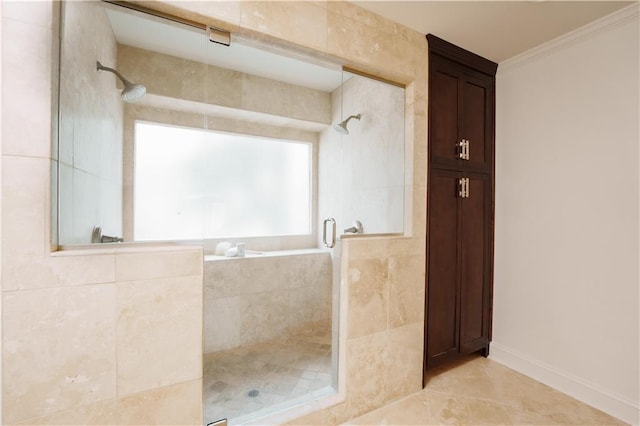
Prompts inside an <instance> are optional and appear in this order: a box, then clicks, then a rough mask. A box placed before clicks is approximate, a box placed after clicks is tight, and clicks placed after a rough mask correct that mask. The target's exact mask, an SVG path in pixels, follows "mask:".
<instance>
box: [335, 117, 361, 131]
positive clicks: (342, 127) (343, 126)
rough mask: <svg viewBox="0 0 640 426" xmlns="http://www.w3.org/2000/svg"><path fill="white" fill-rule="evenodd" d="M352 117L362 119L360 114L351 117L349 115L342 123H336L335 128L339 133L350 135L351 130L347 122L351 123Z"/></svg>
mask: <svg viewBox="0 0 640 426" xmlns="http://www.w3.org/2000/svg"><path fill="white" fill-rule="evenodd" d="M352 118H355V119H356V120H360V114H357V115H350V116H349V117H347V119H346V120H344V121H342V122H341V123H338V124H335V125H334V126H333V128H334V129H335V130H336V131H337V132H338V133H342V134H343V135H348V134H349V130H347V124H348V123H349V120H351V119H352Z"/></svg>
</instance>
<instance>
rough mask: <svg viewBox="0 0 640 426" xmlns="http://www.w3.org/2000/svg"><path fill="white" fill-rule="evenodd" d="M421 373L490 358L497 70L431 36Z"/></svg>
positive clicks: (493, 65) (484, 61) (475, 56)
mask: <svg viewBox="0 0 640 426" xmlns="http://www.w3.org/2000/svg"><path fill="white" fill-rule="evenodd" d="M427 40H428V42H429V167H428V169H429V179H428V188H427V192H428V194H427V199H428V206H427V216H428V217H427V226H428V232H427V276H426V280H427V282H426V302H425V372H426V370H427V369H429V368H432V367H435V366H437V365H440V364H443V363H445V362H447V361H450V360H453V359H456V358H458V357H460V356H462V355H465V354H469V353H472V352H476V351H481V352H482V353H483V354H484V355H485V356H486V355H488V352H489V342H490V340H491V311H492V306H491V305H492V287H493V283H492V280H493V213H494V195H493V194H494V172H493V170H494V126H495V125H494V121H495V118H494V117H495V71H496V68H497V65H496V64H494V63H492V62H490V61H488V60H486V59H484V58H481V57H479V56H477V55H474V54H472V53H470V52H468V51H465V50H463V49H461V48H459V47H456V46H454V45H452V44H450V43H447V42H445V41H444V40H441V39H439V38H437V37H434V36H432V35H428V36H427Z"/></svg>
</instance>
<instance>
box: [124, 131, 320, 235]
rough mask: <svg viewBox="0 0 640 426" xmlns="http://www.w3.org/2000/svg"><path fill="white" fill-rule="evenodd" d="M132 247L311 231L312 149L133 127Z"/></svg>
mask: <svg viewBox="0 0 640 426" xmlns="http://www.w3.org/2000/svg"><path fill="white" fill-rule="evenodd" d="M135 131H136V133H135V178H134V238H135V240H136V241H158V240H193V239H202V238H222V237H263V236H281V235H308V234H310V233H311V164H312V151H313V150H312V145H311V144H310V143H307V142H295V141H285V140H278V139H267V138H260V137H255V136H248V135H240V134H230V133H220V132H213V131H205V130H199V129H188V128H182V127H171V126H166V125H160V124H151V123H142V122H138V123H136V128H135Z"/></svg>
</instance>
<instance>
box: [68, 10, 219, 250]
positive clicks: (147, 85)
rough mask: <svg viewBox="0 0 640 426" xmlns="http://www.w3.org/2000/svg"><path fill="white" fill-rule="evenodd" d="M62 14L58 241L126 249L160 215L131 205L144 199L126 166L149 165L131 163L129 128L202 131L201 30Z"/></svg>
mask: <svg viewBox="0 0 640 426" xmlns="http://www.w3.org/2000/svg"><path fill="white" fill-rule="evenodd" d="M62 12H63V14H62V19H61V49H60V91H59V93H60V95H59V124H58V128H59V131H58V133H59V136H58V139H59V143H58V164H57V166H58V200H57V201H58V212H59V214H58V241H59V244H61V245H77V244H90V243H100V242H111V241H121V240H124V241H125V242H130V241H135V235H136V228H137V226H139V225H141V224H144V225H148V223H147V222H149V223H151V221H149V219H150V218H152V217H154V213H156V212H158V211H161V209H162V208H163V205H162V204H158V205H156V206H152V207H151V208H150V209H149V210H147V212H145V213H142V212H140V211H137V206H136V203H135V202H134V201H135V200H134V199H135V197H144V196H145V194H144V193H142V192H141V191H143V188H142V187H137V182H138V179H137V176H136V167H137V165H136V163H137V162H138V161H141V162H145V161H147V162H148V159H149V158H147V157H145V158H140V157H138V156H137V154H140V153H136V149H135V148H136V143H137V141H136V123H140V122H147V123H155V124H160V125H168V126H182V125H185V126H189V127H191V128H198V129H203V128H204V127H205V119H204V117H205V107H204V104H203V102H202V98H203V95H202V94H203V93H205V88H206V82H205V78H204V77H205V71H206V64H205V63H204V58H205V57H206V47H207V45H206V43H207V37H206V31H205V30H204V29H198V28H194V27H192V26H189V25H184V24H181V23H177V22H173V21H169V20H166V19H162V18H159V17H156V16H151V15H148V14H145V13H142V12H138V11H135V10H132V9H129V8H125V7H121V6H118V5H114V4H110V3H106V2H71V1H68V2H64V3H63V10H62ZM143 87H144V88H143ZM135 93H137V94H138V95H140V94H143V93H144V96H142V97H140V96H137V97H134V98H132V96H131V95H132V94H135ZM162 141H163V142H165V143H169V144H173V145H174V146H176V145H178V146H179V143H180V140H178V139H176V138H172V135H170V134H164V135H162ZM156 168H160V165H157V167H156ZM155 191H162V189H161V188H160V189H159V188H158V187H156V189H155ZM154 232H155V233H154V235H155V236H156V238H154V239H156V240H172V239H174V238H173V235H170V234H169V233H166V232H163V226H162V225H158V229H156V230H155V231H154ZM201 238H202V236H201V235H200V236H198V238H196V240H200V239H201Z"/></svg>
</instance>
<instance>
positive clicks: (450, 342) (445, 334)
mask: <svg viewBox="0 0 640 426" xmlns="http://www.w3.org/2000/svg"><path fill="white" fill-rule="evenodd" d="M458 176H459V173H457V172H452V171H447V170H438V169H431V170H430V173H429V194H428V197H429V205H428V209H429V224H428V226H429V234H428V238H429V240H428V245H427V249H428V253H427V255H428V269H427V270H428V278H427V304H426V308H427V309H426V319H427V329H426V351H427V353H426V365H427V367H428V368H429V367H433V366H435V365H438V364H440V363H443V362H446V361H448V360H450V359H452V358H455V357H456V356H457V355H458V352H459V347H458V342H459V336H458V320H457V319H458V306H457V294H458V275H459V274H458V271H459V266H460V265H459V257H458V251H459V238H458V236H459V233H460V220H459V217H458V215H459V209H458V203H459V198H458V197H457V190H458V181H457V179H458Z"/></svg>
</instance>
